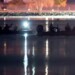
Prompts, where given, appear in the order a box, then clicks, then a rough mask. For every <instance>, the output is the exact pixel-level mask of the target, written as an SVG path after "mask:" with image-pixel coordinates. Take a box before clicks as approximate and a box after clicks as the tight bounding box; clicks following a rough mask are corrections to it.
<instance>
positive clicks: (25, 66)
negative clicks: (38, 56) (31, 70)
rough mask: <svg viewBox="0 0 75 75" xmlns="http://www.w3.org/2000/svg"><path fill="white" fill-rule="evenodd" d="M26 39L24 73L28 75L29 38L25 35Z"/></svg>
mask: <svg viewBox="0 0 75 75" xmlns="http://www.w3.org/2000/svg"><path fill="white" fill-rule="evenodd" d="M24 37H25V46H24V47H25V48H24V71H25V75H27V66H28V57H27V54H28V52H27V49H28V48H27V37H28V34H27V33H26V34H24Z"/></svg>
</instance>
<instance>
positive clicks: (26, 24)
mask: <svg viewBox="0 0 75 75" xmlns="http://www.w3.org/2000/svg"><path fill="white" fill-rule="evenodd" d="M23 27H24V28H25V29H29V22H28V21H25V22H23Z"/></svg>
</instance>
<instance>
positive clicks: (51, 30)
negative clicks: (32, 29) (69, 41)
mask: <svg viewBox="0 0 75 75" xmlns="http://www.w3.org/2000/svg"><path fill="white" fill-rule="evenodd" d="M49 32H54V26H53V24H52V23H51V24H50V26H49Z"/></svg>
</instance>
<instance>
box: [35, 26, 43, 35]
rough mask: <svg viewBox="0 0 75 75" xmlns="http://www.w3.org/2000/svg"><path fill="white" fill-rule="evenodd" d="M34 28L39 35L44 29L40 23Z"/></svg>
mask: <svg viewBox="0 0 75 75" xmlns="http://www.w3.org/2000/svg"><path fill="white" fill-rule="evenodd" d="M36 30H37V33H38V34H39V35H42V34H43V32H44V29H43V26H42V25H38V26H37V29H36Z"/></svg>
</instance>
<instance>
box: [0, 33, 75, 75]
mask: <svg viewBox="0 0 75 75" xmlns="http://www.w3.org/2000/svg"><path fill="white" fill-rule="evenodd" d="M0 55H24V62H23V64H11V63H10V65H9V64H8V65H5V64H0V75H75V61H74V60H75V36H59V37H58V36H49V37H48V36H47V37H46V36H43V37H39V36H35V35H30V36H28V35H27V34H25V35H0Z"/></svg>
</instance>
